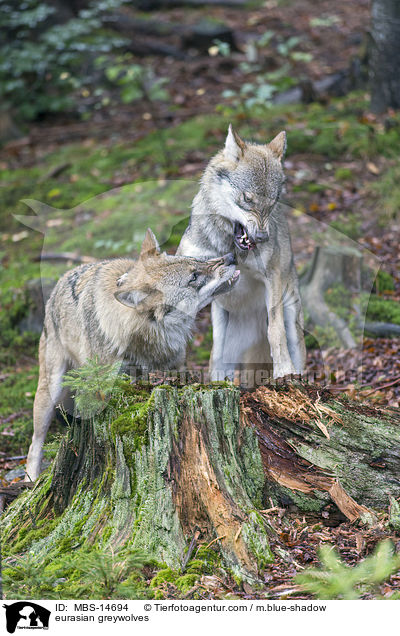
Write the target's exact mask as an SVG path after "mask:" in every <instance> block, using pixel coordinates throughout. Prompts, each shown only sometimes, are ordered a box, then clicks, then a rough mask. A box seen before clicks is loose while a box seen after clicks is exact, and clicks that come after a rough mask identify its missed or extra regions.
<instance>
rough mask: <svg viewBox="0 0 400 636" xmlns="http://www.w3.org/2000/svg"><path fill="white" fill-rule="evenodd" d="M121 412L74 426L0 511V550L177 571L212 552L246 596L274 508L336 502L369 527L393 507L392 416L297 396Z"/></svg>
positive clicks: (263, 557)
mask: <svg viewBox="0 0 400 636" xmlns="http://www.w3.org/2000/svg"><path fill="white" fill-rule="evenodd" d="M123 404H124V408H121V402H119V403H118V404H113V403H112V402H111V403H110V405H109V406H108V407H107V408H106V409H105V410H104V412H103V413H102V414H101V415H99V416H96V417H95V418H92V419H91V420H90V421H86V422H83V423H78V422H75V423H74V424H73V425H72V426H71V428H70V429H69V431H68V433H67V434H66V436H65V437H64V439H63V440H62V442H61V445H60V448H59V451H58V454H57V456H56V459H55V461H54V463H53V466H52V468H51V469H48V471H46V473H44V474H43V475H42V476H41V478H40V479H39V481H38V483H37V484H36V486H35V488H34V489H33V490H29V491H26V492H25V493H24V494H22V495H21V496H20V497H19V498H18V499H17V500H15V501H14V502H13V503H12V504H11V505H10V506H9V508H8V509H7V511H6V514H5V515H4V517H3V519H2V521H1V523H0V529H1V532H2V540H3V546H4V545H6V546H7V549H8V551H10V552H11V553H14V554H15V553H17V554H21V553H23V552H24V551H27V550H29V551H30V552H31V553H34V554H35V555H36V556H38V557H40V555H41V554H46V555H48V554H49V553H51V554H53V553H54V554H57V553H58V552H57V551H59V550H61V546H62V548H63V549H64V550H65V549H67V550H72V549H77V548H78V547H82V546H83V547H85V549H86V548H87V549H89V548H90V546H102V547H107V546H108V547H112V549H113V550H114V551H118V550H119V549H122V548H123V547H126V546H130V547H133V548H141V549H144V550H145V551H146V552H147V553H148V554H150V555H152V556H153V557H155V558H156V559H158V560H159V561H162V562H165V563H167V564H168V565H169V566H171V567H173V568H176V569H179V568H183V569H184V567H185V564H186V563H187V560H188V559H189V558H190V555H191V549H192V547H193V544H194V543H196V542H201V543H202V544H203V545H206V544H207V545H208V544H209V543H212V542H214V543H216V544H217V545H218V546H219V550H220V556H221V563H222V564H223V567H224V568H225V569H226V570H228V571H229V572H231V574H233V575H234V576H235V578H236V580H238V579H239V580H242V581H247V582H250V583H253V584H254V583H256V582H257V581H259V580H260V577H261V575H262V571H263V569H264V568H265V566H266V565H267V564H268V563H270V562H271V561H272V560H273V558H274V556H273V553H272V551H271V549H270V545H269V536H270V533H271V532H272V530H271V527H270V526H269V524H268V520H267V517H266V516H265V515H264V514H263V509H264V508H266V507H270V506H271V503H272V505H278V506H282V505H286V506H287V505H293V506H297V507H298V508H299V509H300V510H302V511H314V512H315V511H317V512H320V511H322V510H323V509H324V508H325V507H326V506H327V505H331V506H332V504H331V502H332V501H333V502H334V503H335V504H336V505H337V506H338V508H339V509H340V510H341V512H342V514H343V515H345V516H346V517H347V518H348V519H350V520H351V521H357V520H361V521H364V522H366V521H368V520H369V521H371V520H372V519H373V511H374V509H383V508H387V506H388V504H389V497H390V496H391V497H394V498H396V497H400V481H399V479H398V475H399V469H400V428H399V417H398V416H397V415H393V414H391V413H389V412H381V411H379V410H378V409H375V408H372V407H370V406H362V405H361V404H359V403H356V402H351V401H347V400H344V401H343V400H342V401H338V400H337V399H335V398H334V397H333V396H332V395H331V394H330V393H329V392H325V393H322V395H320V396H319V395H318V394H317V391H316V390H315V389H311V388H309V387H305V386H301V385H298V386H294V385H285V386H282V387H260V388H258V389H257V390H256V391H253V392H251V393H246V394H241V392H240V390H239V389H238V388H237V387H235V386H233V385H226V386H221V387H201V386H196V385H192V386H187V387H184V388H182V389H178V388H175V387H171V386H164V387H159V388H155V389H154V390H153V391H152V392H151V393H150V391H147V393H146V391H144V390H143V387H139V389H138V388H137V387H133V386H132V385H129V384H128V383H127V384H126V395H125V397H124V402H123ZM189 546H192V547H191V548H189Z"/></svg>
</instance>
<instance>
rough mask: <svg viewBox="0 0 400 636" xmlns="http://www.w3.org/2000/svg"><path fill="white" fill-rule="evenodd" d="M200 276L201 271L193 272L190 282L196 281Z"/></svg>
mask: <svg viewBox="0 0 400 636" xmlns="http://www.w3.org/2000/svg"><path fill="white" fill-rule="evenodd" d="M199 276H200V274H199V272H193V274H192V275H191V277H190V278H189V283H194V282H195V281H196V280H197V279H198V277H199Z"/></svg>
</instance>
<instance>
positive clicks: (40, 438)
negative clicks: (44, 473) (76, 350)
mask: <svg viewBox="0 0 400 636" xmlns="http://www.w3.org/2000/svg"><path fill="white" fill-rule="evenodd" d="M46 349H47V346H46V343H45V340H44V337H43V336H42V338H41V340H40V345H39V382H38V388H37V391H36V395H35V401H34V404H33V436H32V443H31V445H30V447H29V451H28V458H27V460H26V468H25V471H26V477H25V480H26V481H35V480H36V479H37V478H38V477H39V475H40V471H41V465H42V459H43V444H44V441H45V439H46V435H47V431H48V430H49V426H50V423H51V420H52V418H53V415H54V410H55V405H56V404H57V403H58V402H59V400H60V398H61V395H62V392H63V390H62V378H63V375H64V373H65V371H66V369H67V363H66V361H65V360H64V357H63V356H62V354H61V352H58V351H52V355H51V358H50V359H49V356H48V351H46ZM57 354H61V357H59V358H57ZM46 358H47V359H46Z"/></svg>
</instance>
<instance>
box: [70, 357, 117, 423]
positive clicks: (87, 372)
mask: <svg viewBox="0 0 400 636" xmlns="http://www.w3.org/2000/svg"><path fill="white" fill-rule="evenodd" d="M120 368H121V363H119V362H117V363H115V364H100V363H99V362H98V360H97V358H94V359H91V360H87V362H86V363H85V364H84V365H83V366H82V367H80V368H79V369H72V370H71V371H68V373H66V374H65V376H64V380H63V385H64V386H65V387H68V388H69V389H70V390H71V392H72V396H73V398H74V400H75V408H76V414H77V415H79V416H80V417H82V418H83V419H88V418H90V417H93V416H94V415H96V413H100V412H101V411H102V410H103V409H104V408H105V407H106V406H107V402H108V400H109V398H110V396H111V394H113V395H116V393H118V391H119V390H120V387H119V385H118V383H117V381H116V380H117V376H118V373H119V370H120Z"/></svg>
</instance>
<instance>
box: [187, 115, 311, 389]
mask: <svg viewBox="0 0 400 636" xmlns="http://www.w3.org/2000/svg"><path fill="white" fill-rule="evenodd" d="M285 150H286V133H285V132H281V133H279V134H278V135H277V136H276V137H275V138H274V139H273V140H272V141H271V142H270V143H269V144H266V145H260V144H255V143H247V142H244V141H243V140H242V139H241V138H240V137H239V136H238V135H237V134H236V132H234V130H233V129H232V127H231V126H229V131H228V135H227V137H226V142H225V147H224V149H223V150H221V151H220V152H218V154H217V155H216V156H215V157H213V158H212V159H211V161H210V163H209V164H208V166H207V167H206V169H205V172H204V174H203V177H202V179H201V184H200V190H199V192H198V193H197V195H196V196H195V198H194V200H193V205H192V215H191V219H190V223H189V226H188V228H187V229H186V231H185V233H184V235H183V237H182V240H181V243H180V245H179V248H178V250H177V254H181V255H186V256H192V257H195V258H212V257H216V256H220V255H222V254H225V253H226V252H232V251H233V252H234V253H235V255H236V259H237V266H238V268H239V269H240V280H239V283H238V284H237V285H236V286H235V288H234V289H232V291H230V292H229V293H227V294H225V295H224V296H222V297H221V298H218V299H217V300H215V301H214V302H213V303H212V310H211V315H212V327H213V349H212V354H211V360H210V370H211V378H212V379H213V380H217V379H222V378H224V377H228V378H231V379H232V378H233V377H234V375H235V372H236V371H237V370H238V369H243V368H245V369H246V368H252V369H255V368H256V369H269V370H270V369H271V357H272V367H273V377H274V378H277V377H281V376H285V375H288V374H295V373H302V371H303V370H304V364H305V345H304V337H303V316H302V310H301V300H300V294H299V285H298V279H297V274H296V270H295V266H294V262H293V252H292V248H291V242H290V235H289V228H288V225H287V221H286V218H285V216H284V212H283V210H282V209H281V208H280V206H279V196H280V194H281V190H282V185H283V182H284V173H283V167H282V162H283V158H284V154H285ZM265 375H267V373H266V374H265Z"/></svg>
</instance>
